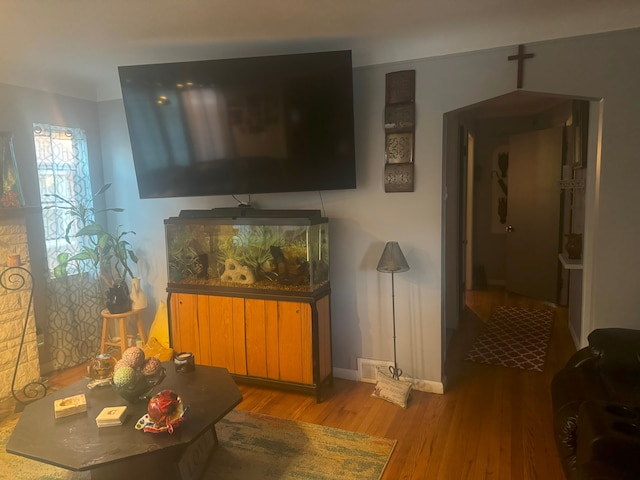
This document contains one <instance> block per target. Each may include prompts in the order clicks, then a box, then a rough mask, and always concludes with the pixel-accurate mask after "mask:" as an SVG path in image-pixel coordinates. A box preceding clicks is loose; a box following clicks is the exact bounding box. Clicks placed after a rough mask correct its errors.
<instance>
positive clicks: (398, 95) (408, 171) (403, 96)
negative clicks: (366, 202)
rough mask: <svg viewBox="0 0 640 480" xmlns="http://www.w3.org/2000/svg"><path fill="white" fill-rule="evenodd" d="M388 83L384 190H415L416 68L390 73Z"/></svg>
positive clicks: (386, 90) (385, 121) (385, 112)
mask: <svg viewBox="0 0 640 480" xmlns="http://www.w3.org/2000/svg"><path fill="white" fill-rule="evenodd" d="M385 80H386V85H385V87H386V88H385V110H384V130H385V169H384V191H385V192H413V152H414V146H415V139H414V135H415V89H416V71H415V70H403V71H400V72H392V73H387V75H386V79H385Z"/></svg>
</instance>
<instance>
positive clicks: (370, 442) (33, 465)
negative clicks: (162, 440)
mask: <svg viewBox="0 0 640 480" xmlns="http://www.w3.org/2000/svg"><path fill="white" fill-rule="evenodd" d="M18 417H19V415H18V414H16V415H13V416H12V417H10V418H8V419H7V420H6V421H4V422H3V423H2V424H1V425H0V479H1V480H57V479H63V480H88V479H90V478H91V476H90V474H89V473H88V472H83V473H74V472H70V471H68V470H64V469H61V468H56V467H53V466H50V465H47V464H44V463H41V462H36V461H34V460H29V459H27V458H23V457H19V456H17V455H12V454H9V453H6V450H5V446H6V444H7V440H8V439H9V436H10V435H11V432H12V431H13V427H14V426H15V424H16V422H17V420H18ZM122 428H125V427H122ZM216 431H217V432H218V440H219V441H220V444H219V445H218V447H217V448H216V450H215V451H214V453H213V455H212V457H211V460H210V462H209V466H208V468H207V470H206V472H205V474H204V475H203V479H206V480H208V479H216V480H232V479H233V480H257V479H260V480H275V479H283V480H285V479H291V480H293V479H296V480H304V479H309V480H311V479H313V480H338V479H340V480H379V479H380V478H381V476H382V472H383V471H384V469H385V467H386V465H387V462H388V461H389V458H390V457H391V453H392V452H393V449H394V447H395V444H396V441H395V440H388V439H385V438H378V437H372V436H370V435H364V434H360V433H353V432H347V431H345V430H340V429H337V428H329V427H322V426H319V425H313V424H309V423H302V422H296V421H292V420H284V419H281V418H276V417H270V416H267V415H260V414H255V413H250V412H244V411H242V410H234V411H232V412H231V413H229V414H228V415H227V416H226V417H225V418H223V419H222V420H221V421H220V422H219V423H218V424H217V426H216ZM140 434H141V435H150V434H144V433H140ZM114 480H115V479H114Z"/></svg>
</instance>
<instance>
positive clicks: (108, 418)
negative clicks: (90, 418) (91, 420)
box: [96, 405, 127, 427]
mask: <svg viewBox="0 0 640 480" xmlns="http://www.w3.org/2000/svg"><path fill="white" fill-rule="evenodd" d="M126 415H127V407H126V406H125V405H119V406H115V407H105V408H103V409H102V411H101V412H100V413H99V414H98V416H97V417H96V425H98V427H116V426H118V425H122V423H123V422H124V419H125V417H126Z"/></svg>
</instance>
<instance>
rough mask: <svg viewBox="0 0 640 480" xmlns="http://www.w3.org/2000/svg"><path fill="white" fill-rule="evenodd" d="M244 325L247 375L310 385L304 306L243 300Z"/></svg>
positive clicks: (309, 344)
mask: <svg viewBox="0 0 640 480" xmlns="http://www.w3.org/2000/svg"><path fill="white" fill-rule="evenodd" d="M245 325H246V338H247V343H246V345H247V374H248V375H251V376H254V377H261V378H269V379H272V380H282V381H285V382H295V383H304V384H307V385H312V384H313V358H312V342H311V331H312V328H311V307H310V306H309V305H308V304H306V303H298V302H287V301H276V300H257V299H247V300H246V301H245Z"/></svg>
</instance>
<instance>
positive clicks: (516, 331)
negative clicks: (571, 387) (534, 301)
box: [466, 306, 555, 372]
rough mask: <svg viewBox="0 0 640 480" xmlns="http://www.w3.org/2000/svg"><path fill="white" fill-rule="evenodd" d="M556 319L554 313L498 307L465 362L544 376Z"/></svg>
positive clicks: (550, 311)
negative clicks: (542, 373)
mask: <svg viewBox="0 0 640 480" xmlns="http://www.w3.org/2000/svg"><path fill="white" fill-rule="evenodd" d="M554 315H555V312H554V311H553V310H542V309H531V308H522V307H505V306H499V307H497V308H496V309H495V311H494V312H493V314H492V315H491V319H490V320H489V322H488V323H487V325H486V326H485V328H484V330H483V331H482V333H481V334H480V335H479V336H478V338H477V339H476V340H475V341H474V343H473V345H472V346H471V349H470V350H469V353H467V356H466V360H468V361H471V362H476V363H484V364H488V365H501V366H503V367H510V368H520V369H523V370H534V371H538V372H542V371H543V369H544V364H545V360H546V357H547V350H548V348H549V342H550V340H551V326H552V323H553V317H554Z"/></svg>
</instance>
